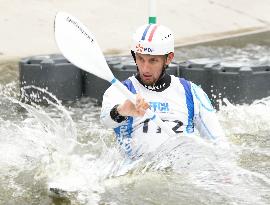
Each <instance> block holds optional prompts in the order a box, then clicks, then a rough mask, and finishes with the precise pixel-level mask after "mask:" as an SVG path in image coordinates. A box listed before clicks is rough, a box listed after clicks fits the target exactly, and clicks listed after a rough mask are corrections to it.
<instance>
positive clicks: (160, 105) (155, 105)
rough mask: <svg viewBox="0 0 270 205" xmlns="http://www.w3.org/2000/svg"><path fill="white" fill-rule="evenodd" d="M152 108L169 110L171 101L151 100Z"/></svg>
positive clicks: (154, 109)
mask: <svg viewBox="0 0 270 205" xmlns="http://www.w3.org/2000/svg"><path fill="white" fill-rule="evenodd" d="M149 105H150V109H151V110H153V111H154V112H156V111H159V112H164V113H165V112H169V110H170V109H169V103H163V102H149Z"/></svg>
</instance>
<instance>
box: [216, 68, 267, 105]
mask: <svg viewBox="0 0 270 205" xmlns="http://www.w3.org/2000/svg"><path fill="white" fill-rule="evenodd" d="M212 82H213V94H214V95H215V96H216V98H215V99H216V100H215V101H217V100H219V99H223V98H227V99H228V100H229V101H230V102H231V103H233V104H244V103H252V102H253V101H254V100H256V99H261V98H264V97H268V96H270V67H269V66H268V65H261V66H254V65H250V66H247V65H242V66H241V64H231V63H230V64H229V63H221V64H220V66H218V67H215V68H213V69H212Z"/></svg>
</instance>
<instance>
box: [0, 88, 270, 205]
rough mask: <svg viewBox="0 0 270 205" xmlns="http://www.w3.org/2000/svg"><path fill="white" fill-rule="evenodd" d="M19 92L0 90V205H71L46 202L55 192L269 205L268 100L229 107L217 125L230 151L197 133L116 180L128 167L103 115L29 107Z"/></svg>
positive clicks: (73, 107)
mask: <svg viewBox="0 0 270 205" xmlns="http://www.w3.org/2000/svg"><path fill="white" fill-rule="evenodd" d="M14 87H15V85H14V84H7V85H5V86H2V85H0V99H1V100H0V104H1V110H0V112H1V117H0V147H1V148H0V166H1V169H0V180H1V183H0V190H1V191H0V193H1V194H0V202H1V204H8V203H11V204H15V203H19V204H42V203H43V204H50V203H55V204H62V203H63V204H65V203H64V202H61V201H57V202H54V201H52V200H53V198H51V197H48V190H47V188H48V185H52V184H56V185H58V186H61V187H62V188H64V189H65V190H67V191H69V192H68V198H69V200H70V201H69V203H70V204H130V201H134V203H135V204H155V203H157V204H181V203H182V204H186V203H189V204H218V203H222V204H269V201H270V182H269V177H270V175H269V173H270V170H269V167H270V166H269V165H270V154H269V153H270V152H269V147H270V144H269V133H270V130H269V129H270V122H269V119H270V118H269V117H270V99H269V98H266V99H262V100H259V101H256V102H254V103H253V104H251V105H241V106H240V105H238V106H234V105H232V104H230V103H229V102H228V101H226V99H224V100H225V102H227V105H226V106H223V107H221V110H220V111H219V112H218V117H219V119H220V121H221V123H222V126H223V127H224V129H225V131H226V136H227V139H226V140H227V141H228V142H227V143H228V145H229V146H228V147H226V146H224V144H218V143H217V144H215V143H209V142H205V141H204V140H203V139H200V138H199V136H198V134H197V133H196V134H195V135H194V137H191V138H182V139H179V140H178V141H177V144H178V146H177V147H176V148H174V149H173V150H169V151H168V150H161V151H160V152H159V153H154V155H152V156H151V157H148V158H147V157H146V158H145V159H143V160H141V161H138V163H136V164H134V165H132V167H130V170H129V172H128V173H125V174H124V175H123V176H118V177H117V176H116V175H117V174H115V173H117V171H118V170H119V168H121V165H122V164H123V163H124V162H125V159H124V158H123V157H122V156H121V154H120V152H119V151H118V148H117V147H116V146H115V140H114V137H113V133H112V131H111V130H105V129H104V128H103V127H102V126H101V125H100V124H99V122H98V115H99V109H100V108H99V107H96V106H94V104H92V103H90V102H89V99H82V100H80V101H78V102H75V103H71V104H66V105H65V106H63V105H61V103H60V102H58V101H57V99H55V101H53V102H54V103H53V102H49V104H50V105H49V106H47V107H40V106H38V105H35V104H32V105H29V104H25V103H22V102H20V101H18V100H16V99H17V97H18V96H17V94H16V93H17V92H16V91H14V89H15V88H14ZM36 89H38V88H36ZM55 102H56V103H55ZM7 110H8V111H7ZM226 140H225V141H222V142H223V143H226ZM171 143H174V142H171Z"/></svg>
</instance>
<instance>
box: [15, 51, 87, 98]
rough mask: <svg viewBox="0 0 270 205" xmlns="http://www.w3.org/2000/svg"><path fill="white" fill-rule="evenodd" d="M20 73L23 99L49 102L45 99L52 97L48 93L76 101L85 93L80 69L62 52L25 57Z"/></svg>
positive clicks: (20, 65)
mask: <svg viewBox="0 0 270 205" xmlns="http://www.w3.org/2000/svg"><path fill="white" fill-rule="evenodd" d="M19 76H20V88H21V98H22V100H23V101H33V102H38V103H47V100H46V98H49V100H52V99H53V98H52V97H50V95H49V94H48V93H47V92H49V93H51V94H53V95H54V96H55V97H56V98H57V99H58V100H61V101H74V100H76V99H79V98H80V97H81V95H82V73H81V70H80V69H78V68H77V67H75V66H74V65H72V64H71V63H70V62H68V61H67V60H66V59H65V58H64V57H63V56H62V55H58V54H53V55H41V56H33V57H30V58H24V59H22V60H21V61H20V62H19ZM44 90H45V92H44ZM46 91H47V92H46Z"/></svg>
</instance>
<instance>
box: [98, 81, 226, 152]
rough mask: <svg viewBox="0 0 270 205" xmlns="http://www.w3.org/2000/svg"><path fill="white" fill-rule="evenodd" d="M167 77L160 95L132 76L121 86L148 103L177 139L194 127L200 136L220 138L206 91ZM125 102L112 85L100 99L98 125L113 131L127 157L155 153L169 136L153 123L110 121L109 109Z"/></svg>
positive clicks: (138, 119) (133, 119) (137, 119)
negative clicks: (166, 83)
mask: <svg viewBox="0 0 270 205" xmlns="http://www.w3.org/2000/svg"><path fill="white" fill-rule="evenodd" d="M170 77H171V83H170V86H169V87H167V88H166V89H165V90H163V91H161V92H157V91H155V89H156V88H155V87H152V88H151V87H148V88H146V87H145V86H144V85H142V84H141V83H140V82H139V81H138V80H137V79H136V78H135V77H134V76H132V77H130V78H129V79H127V80H126V81H124V85H125V86H126V87H127V88H128V89H129V90H130V91H131V92H132V93H134V94H137V93H140V95H141V96H142V97H143V98H144V99H145V100H146V101H147V102H149V105H150V109H151V110H152V111H154V112H155V113H156V114H157V115H158V116H159V117H160V118H161V119H162V120H163V121H164V123H166V124H168V125H169V126H170V127H171V128H172V130H173V131H174V132H175V133H178V134H179V136H183V135H186V134H189V133H193V132H194V127H195V128H197V129H198V130H199V132H200V135H201V136H202V137H206V138H209V139H215V138H217V137H223V135H224V134H223V131H222V129H221V127H220V125H219V122H218V120H217V118H216V114H215V110H214V109H213V107H212V105H211V102H210V100H209V99H208V97H207V95H206V94H205V92H204V91H203V90H202V89H201V88H200V87H198V86H197V85H195V84H194V83H190V82H189V81H186V80H185V79H183V78H178V77H175V76H170ZM160 86H162V85H160ZM125 100H126V98H125V96H123V95H122V94H121V93H120V92H119V91H118V90H117V88H115V87H114V86H113V85H112V86H111V87H110V88H109V89H108V90H107V91H106V92H105V93H104V96H103V103H102V110H101V115H100V118H101V122H102V123H103V124H104V125H105V126H106V127H110V128H113V129H114V132H115V134H116V137H117V141H118V143H119V144H120V145H121V147H122V148H123V149H124V151H125V153H126V154H127V155H128V156H130V157H133V156H136V155H140V154H142V153H145V152H152V151H154V150H155V149H156V148H158V147H159V146H160V144H161V143H162V142H164V141H165V140H166V139H167V138H168V135H167V134H166V133H164V132H163V131H162V130H161V129H160V127H158V126H157V125H156V124H155V123H154V122H153V121H151V120H150V119H148V118H146V117H128V118H127V120H125V121H123V122H121V123H117V122H115V121H113V120H112V119H111V117H110V111H111V109H112V108H113V107H114V106H115V105H116V104H122V103H123V102H124V101H125Z"/></svg>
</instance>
